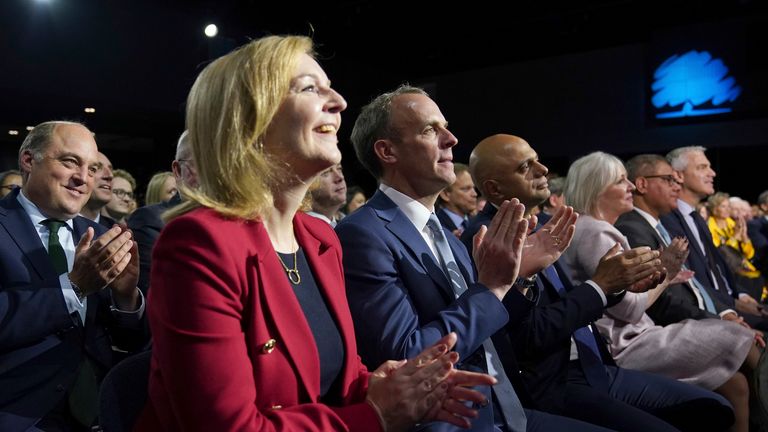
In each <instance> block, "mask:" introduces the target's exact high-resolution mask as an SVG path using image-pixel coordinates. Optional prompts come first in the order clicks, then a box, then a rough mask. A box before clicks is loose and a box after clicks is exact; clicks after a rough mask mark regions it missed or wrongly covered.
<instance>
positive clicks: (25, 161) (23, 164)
mask: <svg viewBox="0 0 768 432" xmlns="http://www.w3.org/2000/svg"><path fill="white" fill-rule="evenodd" d="M34 160H35V156H34V155H33V154H32V152H31V151H29V150H24V151H23V152H22V153H21V157H20V158H19V168H21V171H22V172H26V173H29V172H32V162H33V161H34Z"/></svg>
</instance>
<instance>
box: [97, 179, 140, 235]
mask: <svg viewBox="0 0 768 432" xmlns="http://www.w3.org/2000/svg"><path fill="white" fill-rule="evenodd" d="M112 174H113V177H112V198H111V199H110V200H109V202H108V203H107V204H106V205H105V206H104V208H103V209H102V210H101V214H102V215H104V216H109V217H111V218H112V219H114V220H115V222H116V223H119V224H123V223H125V221H126V219H127V217H128V215H129V214H131V212H132V211H133V210H134V209H133V206H134V205H135V203H136V201H135V195H134V193H133V192H134V191H135V190H136V179H134V178H133V176H132V175H131V174H130V173H129V172H128V171H125V170H121V169H116V170H114V171H113V172H112Z"/></svg>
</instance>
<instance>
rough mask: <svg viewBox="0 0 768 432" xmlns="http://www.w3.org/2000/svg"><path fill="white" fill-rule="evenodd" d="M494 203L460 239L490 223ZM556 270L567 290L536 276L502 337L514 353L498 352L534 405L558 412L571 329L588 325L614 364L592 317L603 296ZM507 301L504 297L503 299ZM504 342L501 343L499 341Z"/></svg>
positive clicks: (541, 275) (468, 239) (608, 361)
mask: <svg viewBox="0 0 768 432" xmlns="http://www.w3.org/2000/svg"><path fill="white" fill-rule="evenodd" d="M496 212H497V210H496V207H494V206H493V204H491V203H490V202H489V203H487V204H486V205H485V207H484V208H483V209H482V210H481V211H480V212H479V213H478V214H477V215H476V216H475V217H474V218H472V219H471V220H470V221H469V226H468V227H467V230H466V231H464V234H463V235H462V237H461V240H462V242H464V244H465V246H466V247H467V248H470V250H471V247H472V237H473V236H474V235H475V234H476V233H477V231H479V230H480V227H481V226H483V225H486V226H487V225H489V224H490V223H491V220H492V219H493V217H494V215H495V214H496ZM554 267H555V270H556V271H557V273H558V274H559V276H560V280H561V282H562V284H563V286H564V287H565V290H566V294H560V293H559V292H558V291H557V290H556V289H555V286H554V285H553V284H552V282H550V281H549V279H548V278H547V276H546V275H545V274H544V273H543V272H540V273H539V274H538V277H537V283H536V288H535V289H536V293H535V294H534V296H533V298H534V299H535V303H536V304H535V307H534V308H531V309H530V310H528V311H527V313H526V314H525V316H523V317H522V318H523V319H522V321H521V322H520V323H519V324H518V325H517V326H509V327H508V332H507V337H508V338H509V339H510V343H511V346H512V347H513V350H514V351H513V352H503V353H502V352H501V351H500V352H499V355H500V356H502V361H503V362H504V368H505V369H506V370H509V369H510V368H512V367H517V368H519V370H520V371H521V372H522V375H521V376H522V382H523V385H524V386H525V388H524V389H522V390H521V389H518V388H517V387H516V389H517V390H518V393H528V394H530V395H531V397H532V398H533V400H534V402H535V404H536V406H538V407H542V408H543V409H545V410H546V411H561V410H562V409H563V406H564V404H565V401H564V395H565V384H566V382H567V375H568V362H569V361H570V353H571V336H572V335H573V332H574V331H576V329H578V328H580V327H584V326H587V325H590V326H592V333H593V334H594V335H595V337H596V340H597V346H598V348H599V349H600V351H601V354H602V356H603V362H604V363H605V364H610V365H613V364H614V362H613V358H612V357H611V356H610V354H609V353H608V351H607V348H606V346H605V341H603V340H601V337H600V336H599V335H600V333H599V332H598V330H597V328H596V327H594V326H593V325H592V323H593V321H595V320H597V319H599V318H600V317H601V316H602V315H603V309H604V306H603V300H602V298H601V297H600V295H599V294H598V293H597V292H596V291H595V288H594V287H592V286H591V285H589V284H581V285H579V286H576V287H574V286H572V285H571V283H570V282H569V280H568V275H567V274H566V272H565V271H564V270H563V269H562V268H561V267H560V266H559V265H558V264H557V263H555V264H554ZM505 300H506V299H505ZM620 300H621V296H617V297H609V302H610V303H609V305H614V304H616V303H618V302H619V301H620ZM501 346H504V345H501Z"/></svg>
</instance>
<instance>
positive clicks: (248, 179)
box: [164, 36, 314, 219]
mask: <svg viewBox="0 0 768 432" xmlns="http://www.w3.org/2000/svg"><path fill="white" fill-rule="evenodd" d="M302 54H308V55H310V56H313V55H314V52H313V45H312V40H311V39H309V38H307V37H303V36H268V37H264V38H261V39H257V40H255V41H253V42H250V43H248V44H246V45H244V46H242V47H240V48H238V49H236V50H235V51H233V52H231V53H229V54H227V55H225V56H223V57H220V58H218V59H216V60H215V61H214V62H212V63H211V64H209V65H208V66H207V67H206V68H205V69H204V70H203V71H202V72H201V73H200V75H199V76H198V77H197V80H195V83H194V85H193V86H192V90H191V91H190V92H189V96H188V97H187V129H188V130H189V139H190V144H191V147H192V154H193V155H194V160H195V162H196V168H197V173H198V183H199V186H198V187H197V188H196V189H185V190H184V193H185V195H186V198H187V201H186V202H185V203H183V204H181V205H179V206H177V207H175V208H174V209H172V210H170V211H169V212H167V213H166V214H165V215H164V216H165V217H166V219H170V218H173V217H175V216H178V215H181V214H184V213H186V212H188V211H190V210H193V209H195V208H197V207H208V208H211V209H214V210H216V211H217V212H219V213H221V214H223V215H225V216H231V217H237V218H243V219H257V218H259V217H261V216H262V215H263V214H264V213H265V211H266V209H268V208H270V207H272V205H273V200H272V193H271V190H272V188H273V186H274V184H275V182H276V171H277V170H279V169H281V168H282V167H276V166H274V163H273V162H272V161H271V160H270V158H269V155H267V154H265V153H264V151H263V149H262V147H263V143H262V140H263V138H264V134H265V133H266V131H267V128H268V127H269V125H270V123H271V122H272V119H273V117H274V116H275V113H276V112H277V110H278V108H279V107H280V104H281V103H282V101H283V99H284V98H285V96H286V95H287V94H288V90H289V87H290V82H291V78H292V75H293V73H294V70H295V68H296V65H297V64H298V61H299V57H300V56H301V55H302Z"/></svg>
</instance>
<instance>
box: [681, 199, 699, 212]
mask: <svg viewBox="0 0 768 432" xmlns="http://www.w3.org/2000/svg"><path fill="white" fill-rule="evenodd" d="M677 209H678V210H680V213H682V214H683V215H684V216H690V215H691V212H692V211H694V210H696V209H695V208H693V207H691V205H690V204H688V203H687V202H685V201H683V200H681V199H680V198H678V199H677Z"/></svg>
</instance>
